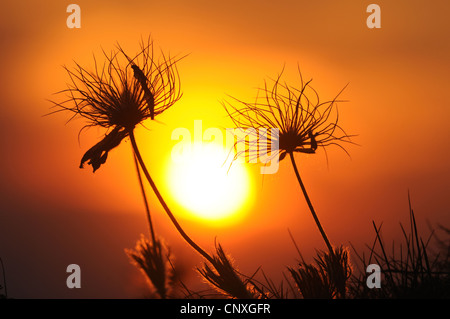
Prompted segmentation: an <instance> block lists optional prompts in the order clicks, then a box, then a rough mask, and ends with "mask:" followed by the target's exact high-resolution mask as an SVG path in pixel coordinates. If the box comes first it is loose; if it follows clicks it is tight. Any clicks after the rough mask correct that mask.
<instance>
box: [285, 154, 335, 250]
mask: <svg viewBox="0 0 450 319" xmlns="http://www.w3.org/2000/svg"><path fill="white" fill-rule="evenodd" d="M289 156H290V158H291V163H292V166H293V167H294V171H295V175H296V176H297V180H298V183H299V184H300V188H301V189H302V191H303V195H304V196H305V199H306V202H307V203H308V207H309V210H310V211H311V214H312V216H313V218H314V221H315V222H316V224H317V227H318V228H319V231H320V233H321V234H322V238H323V240H324V241H325V244H326V245H327V247H328V249H329V250H330V252H331V253H333V248H332V247H331V244H330V241H329V240H328V237H327V235H326V234H325V231H324V230H323V228H322V225H321V224H320V221H319V218H318V217H317V214H316V212H315V210H314V207H313V205H312V203H311V200H310V199H309V196H308V193H307V192H306V188H305V185H304V184H303V181H302V179H301V177H300V173H299V172H298V169H297V165H296V164H295V160H294V154H293V153H289Z"/></svg>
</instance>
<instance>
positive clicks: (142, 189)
mask: <svg viewBox="0 0 450 319" xmlns="http://www.w3.org/2000/svg"><path fill="white" fill-rule="evenodd" d="M132 150H133V159H134V165H135V167H136V173H137V176H138V180H139V186H140V188H141V193H142V198H143V199H144V204H145V212H146V215H147V221H148V226H149V231H150V235H151V238H152V243H153V245H154V244H155V242H156V237H155V230H154V229H153V223H152V218H151V215H150V208H149V207H148V200H147V195H146V194H145V188H144V184H143V183H142V176H141V169H140V168H139V163H138V160H137V156H136V153H135V152H134V148H132Z"/></svg>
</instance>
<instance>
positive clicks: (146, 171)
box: [130, 131, 214, 264]
mask: <svg viewBox="0 0 450 319" xmlns="http://www.w3.org/2000/svg"><path fill="white" fill-rule="evenodd" d="M130 140H131V145H132V146H133V150H134V153H135V155H136V158H137V160H138V162H139V165H140V166H141V168H142V171H143V172H144V175H145V177H146V178H147V180H148V182H149V183H150V186H151V188H152V189H153V192H154V193H155V195H156V197H157V198H158V200H159V202H160V203H161V205H162V207H163V208H164V210H165V211H166V213H167V215H168V216H169V218H170V220H171V221H172V223H173V224H174V226H175V228H176V229H177V230H178V232H179V233H180V235H181V236H182V237H183V238H184V240H186V242H187V243H188V244H189V245H190V246H191V247H192V248H194V249H195V250H196V251H197V252H198V253H199V254H200V255H202V256H203V257H205V258H206V259H207V260H208V261H209V262H210V263H212V264H214V259H213V258H212V257H211V256H210V255H208V253H206V252H205V251H204V250H203V249H202V248H201V247H200V246H198V245H197V244H196V243H195V242H194V241H193V240H192V239H191V238H190V237H189V236H188V235H187V234H186V233H185V231H184V230H183V228H181V226H180V224H179V223H178V221H177V220H176V218H175V216H174V215H173V214H172V212H171V211H170V209H169V207H168V206H167V204H166V202H165V201H164V198H163V197H162V196H161V193H160V192H159V190H158V188H157V187H156V184H155V182H154V181H153V179H152V178H151V176H150V174H149V172H148V170H147V167H146V166H145V163H144V161H143V160H142V156H141V154H140V152H139V149H138V147H137V144H136V139H135V137H134V132H133V131H130Z"/></svg>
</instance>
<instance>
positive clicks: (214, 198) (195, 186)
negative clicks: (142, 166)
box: [168, 143, 250, 221]
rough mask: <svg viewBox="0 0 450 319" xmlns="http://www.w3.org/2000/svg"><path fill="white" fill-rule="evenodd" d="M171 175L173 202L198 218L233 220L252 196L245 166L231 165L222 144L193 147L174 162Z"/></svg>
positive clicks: (170, 167)
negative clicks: (250, 195)
mask: <svg viewBox="0 0 450 319" xmlns="http://www.w3.org/2000/svg"><path fill="white" fill-rule="evenodd" d="M168 173H169V187H170V189H171V192H172V195H173V197H174V199H175V200H176V201H177V202H178V203H179V204H180V205H181V206H183V207H184V208H185V209H186V210H187V212H189V214H190V215H192V216H194V217H196V218H200V219H204V220H209V221H225V220H227V219H228V220H230V219H233V218H235V217H237V214H239V213H242V208H243V207H244V206H245V203H246V202H247V200H248V197H249V192H250V179H249V174H248V172H247V169H246V167H245V166H243V165H242V164H241V163H237V162H233V163H232V155H229V154H228V152H226V151H225V149H224V148H223V147H222V146H221V145H219V144H214V143H199V144H194V145H193V147H192V148H191V151H190V153H189V154H188V155H187V156H184V157H183V159H182V160H178V161H171V164H170V165H169V170H168Z"/></svg>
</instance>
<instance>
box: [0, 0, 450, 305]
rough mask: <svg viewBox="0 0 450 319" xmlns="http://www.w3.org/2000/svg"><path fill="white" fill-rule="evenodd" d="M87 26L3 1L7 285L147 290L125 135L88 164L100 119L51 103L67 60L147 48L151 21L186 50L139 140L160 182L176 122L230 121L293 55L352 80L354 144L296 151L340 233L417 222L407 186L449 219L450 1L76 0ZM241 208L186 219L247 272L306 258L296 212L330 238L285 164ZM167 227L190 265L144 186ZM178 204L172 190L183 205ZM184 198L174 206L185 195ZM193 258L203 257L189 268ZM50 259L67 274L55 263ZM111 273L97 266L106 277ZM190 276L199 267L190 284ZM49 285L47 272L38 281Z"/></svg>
mask: <svg viewBox="0 0 450 319" xmlns="http://www.w3.org/2000/svg"><path fill="white" fill-rule="evenodd" d="M76 3H77V4H79V5H80V7H81V10H82V27H81V29H78V30H70V29H68V28H67V27H66V24H65V20H66V17H67V15H68V14H67V13H66V10H65V9H66V6H67V5H68V4H69V2H67V3H65V2H64V1H60V0H58V1H39V2H35V1H21V2H20V3H19V2H15V3H13V2H9V3H7V4H2V6H3V8H2V12H1V16H0V28H1V34H2V36H1V39H0V45H1V50H0V66H1V70H2V73H1V77H0V81H1V82H0V88H1V89H0V90H1V91H0V92H1V94H0V101H1V108H2V109H1V110H2V115H1V117H0V130H1V134H0V136H1V138H0V141H1V149H2V156H1V159H0V167H1V168H0V178H1V184H0V188H1V192H0V199H1V202H0V203H1V205H2V210H1V212H0V256H1V257H2V259H3V260H4V263H5V266H6V267H7V275H8V284H9V287H8V290H9V293H10V294H11V296H12V297H18V298H20V297H31V298H34V297H44V298H45V297H80V296H81V297H100V298H101V297H136V296H140V293H141V290H140V289H141V288H140V286H139V285H138V283H139V282H140V275H139V274H138V273H137V272H136V271H135V269H134V268H133V266H131V265H130V264H129V262H128V260H127V257H126V255H125V254H124V252H123V249H124V248H132V247H134V243H135V241H136V240H137V239H138V238H139V234H140V233H142V232H145V231H146V224H145V216H144V207H143V205H142V200H141V197H140V193H139V188H138V185H137V181H136V176H135V172H134V169H133V162H132V157H131V151H130V143H129V142H128V141H127V142H125V143H122V144H121V145H120V147H118V148H117V149H115V150H113V151H112V152H111V153H110V156H109V157H108V162H107V165H105V166H104V167H102V168H101V169H100V170H99V171H98V172H96V173H95V174H92V171H91V169H90V168H89V169H85V170H80V169H79V168H78V164H79V160H80V159H81V156H82V155H83V153H84V152H85V151H86V149H87V148H89V147H90V146H92V144H93V143H95V141H98V139H99V137H100V136H101V134H103V131H101V130H96V129H92V130H91V131H89V132H88V133H86V134H83V135H82V136H81V140H80V143H78V140H77V134H78V131H79V129H80V128H81V127H82V126H83V123H82V122H81V121H74V122H71V123H69V124H67V125H65V124H64V123H65V121H66V120H67V119H68V116H65V115H62V114H61V115H55V116H51V117H43V115H44V114H46V113H47V112H48V111H49V107H50V106H51V104H50V103H49V102H47V101H46V99H52V98H53V96H52V94H53V93H54V92H56V91H59V90H61V89H63V88H65V83H66V81H67V80H68V79H67V76H66V73H65V71H64V70H63V69H62V67H61V66H62V65H67V66H69V67H70V66H72V65H73V63H72V61H73V60H75V61H77V62H78V63H80V64H82V65H86V66H89V65H90V63H92V54H96V55H99V54H100V53H101V48H104V49H106V50H109V49H112V48H113V47H114V45H115V43H116V42H119V43H120V44H121V45H122V46H123V47H124V48H125V49H127V50H130V51H131V52H134V51H136V50H137V49H138V42H139V40H140V38H141V36H143V37H146V36H147V35H149V34H151V35H152V36H153V39H154V41H155V44H156V46H159V47H161V48H162V49H163V50H164V52H170V53H171V54H186V53H189V55H188V56H187V57H186V58H185V59H183V60H182V61H181V62H180V64H179V71H180V77H181V83H182V91H183V94H184V95H183V98H182V99H181V100H180V101H179V102H178V103H177V104H176V105H175V106H174V107H173V108H171V109H170V110H168V111H166V113H164V114H163V115H162V116H161V117H160V118H159V120H160V121H161V122H163V124H158V123H151V127H150V128H151V131H150V132H149V131H146V130H145V129H139V131H138V134H137V135H138V137H137V138H138V142H139V141H141V145H142V149H143V153H144V154H143V155H144V157H145V159H146V160H147V161H148V166H149V168H150V171H151V173H152V175H153V177H154V179H155V180H156V182H157V183H158V185H160V188H161V190H162V192H163V194H164V193H166V194H167V193H169V192H170V190H169V189H168V186H167V182H166V180H165V178H166V175H165V174H166V167H167V160H168V158H169V156H170V150H171V148H172V146H173V145H174V144H175V143H176V142H174V141H171V140H170V134H171V131H172V130H173V129H174V128H175V127H187V128H191V127H193V121H194V120H195V119H203V127H204V129H206V128H208V127H228V126H231V125H232V124H231V122H230V121H228V120H227V119H226V114H225V112H224V110H223V109H222V106H221V104H220V103H219V101H220V100H222V99H224V98H225V97H226V94H230V95H232V96H236V97H238V98H241V99H250V98H251V97H253V95H254V93H255V91H254V88H256V87H258V86H261V85H262V84H263V80H264V79H266V78H268V77H273V76H275V75H277V74H278V72H280V71H281V69H282V67H283V66H285V68H286V76H287V77H288V78H291V79H293V80H294V79H296V67H297V63H298V64H299V65H300V67H301V69H302V72H303V75H304V77H305V78H313V79H314V80H313V86H314V88H315V89H317V91H318V92H319V94H320V95H321V96H323V97H324V98H325V99H326V98H331V97H333V96H334V95H335V94H336V93H337V92H339V91H340V90H341V88H342V87H344V86H345V85H346V84H347V83H349V86H348V87H347V89H346V90H345V91H344V93H343V95H342V97H343V98H344V99H347V100H349V102H346V103H342V104H340V114H341V118H340V120H341V124H342V126H343V127H345V129H346V131H347V132H349V133H351V134H358V135H359V136H358V137H357V138H355V142H357V143H358V144H360V146H349V147H348V148H347V149H348V151H349V152H350V154H351V158H348V157H347V156H346V155H345V154H344V153H343V152H342V151H340V150H339V149H338V148H335V149H332V148H329V149H328V158H329V166H328V167H327V163H326V158H325V155H324V153H323V151H319V152H318V154H316V155H313V156H299V157H298V158H297V161H298V163H299V169H300V172H301V174H302V176H303V179H304V182H305V184H306V187H307V188H308V190H309V194H310V196H311V199H312V201H313V203H314V205H315V207H316V210H317V212H318V214H319V218H320V219H321V221H322V224H323V226H324V228H325V229H326V231H327V232H328V235H329V237H330V240H331V241H332V242H334V243H336V244H338V243H343V244H348V243H349V242H352V243H353V244H356V245H357V246H361V247H362V246H363V244H365V243H369V242H371V241H372V239H373V237H374V233H373V230H372V226H371V222H372V220H375V221H376V222H377V223H381V222H384V226H383V227H384V230H385V235H386V239H387V240H388V241H389V242H390V241H391V239H392V238H398V237H397V236H398V235H400V232H399V229H400V228H399V225H398V223H399V222H402V223H407V221H408V201H407V191H408V189H409V190H410V192H411V196H412V203H413V206H414V209H415V213H416V217H417V219H418V221H419V223H420V227H421V228H422V229H423V231H424V235H426V234H428V230H429V229H428V226H427V222H429V223H430V224H431V225H432V226H433V227H435V226H436V225H437V224H438V223H440V224H443V225H447V226H448V225H449V222H450V217H449V213H448V210H449V207H450V203H449V200H448V193H449V189H450V187H449V182H448V180H449V178H450V171H449V165H448V163H449V162H450V152H449V148H448V141H449V139H450V128H449V125H448V119H449V118H450V107H449V101H450V90H448V88H449V85H450V80H449V77H448V74H449V72H450V60H449V59H448V56H450V44H449V42H448V39H449V35H450V34H449V33H450V22H449V21H448V19H447V15H448V14H447V13H448V12H449V9H450V4H449V3H448V1H433V2H432V3H430V2H426V1H395V3H393V2H392V1H376V3H378V4H379V5H380V6H381V10H382V28H381V29H377V30H369V29H368V28H367V26H366V24H365V20H366V17H367V15H368V14H367V13H366V7H367V5H368V4H370V3H371V2H368V1H350V0H347V1H339V3H338V2H336V1H299V0H295V1H287V0H286V1H270V2H269V1H253V0H251V1H234V0H232V1H223V2H220V3H217V2H215V1H189V2H188V1H170V2H167V1H161V2H159V3H156V2H155V1H137V0H136V1H134V0H132V1H125V2H123V1H99V0H95V1H92V0H90V1H76ZM250 170H251V172H252V182H253V184H254V185H255V187H254V190H253V191H254V192H253V195H254V196H253V198H252V201H251V205H250V206H249V207H248V212H247V215H246V218H244V219H243V220H242V221H240V222H239V223H236V224H234V225H229V226H227V227H216V226H212V225H209V224H206V223H201V222H199V221H193V220H189V219H185V218H184V217H183V213H182V212H179V217H180V221H181V222H182V223H183V225H184V227H185V228H186V230H187V232H188V233H190V232H191V233H193V234H195V236H196V238H195V239H196V240H198V242H199V243H200V244H201V245H202V246H204V247H205V248H206V249H208V250H211V249H212V248H213V245H214V239H215V237H216V236H217V238H218V240H219V241H220V242H221V243H222V244H223V245H224V247H225V249H227V250H228V251H229V252H230V254H231V255H232V256H233V257H234V258H235V260H236V262H237V264H238V265H239V266H240V267H241V269H242V270H243V271H244V272H247V273H252V272H253V271H254V270H255V269H256V268H257V267H259V266H263V268H264V269H265V270H267V272H268V273H270V272H273V273H274V278H278V277H277V276H280V272H281V270H284V267H285V266H286V265H293V264H295V260H296V258H297V255H296V252H295V249H294V247H293V245H292V242H291V241H290V239H289V236H288V233H287V228H288V227H289V229H290V230H291V231H292V233H293V235H294V236H295V238H296V241H297V243H298V244H299V246H300V249H302V250H303V251H304V252H305V254H308V253H310V252H312V251H314V249H315V248H324V246H323V242H322V241H321V238H320V237H319V234H318V232H317V230H316V227H315V225H314V223H313V220H312V218H311V216H310V214H309V211H308V210H307V206H306V203H305V201H304V198H303V197H302V196H300V193H299V188H298V184H297V181H296V180H295V176H294V174H293V171H292V168H291V166H290V163H289V162H288V161H283V162H282V163H281V165H280V171H279V172H278V174H276V175H271V176H265V177H264V180H263V179H262V177H261V175H259V174H257V168H255V167H253V168H250ZM151 204H152V210H153V211H154V216H155V217H154V218H155V221H156V225H157V226H156V227H157V230H158V232H159V233H160V234H161V235H162V236H163V237H165V238H166V239H167V241H168V242H169V243H170V245H171V246H172V247H173V252H174V254H175V255H176V256H177V259H179V260H180V262H181V261H183V262H185V264H186V268H187V270H186V271H187V272H191V271H192V270H191V268H192V267H194V266H196V265H199V262H200V259H199V258H197V256H196V255H195V254H194V253H193V252H191V251H190V248H189V247H188V246H187V245H186V244H185V243H184V242H182V240H181V239H180V237H179V235H178V234H177V233H175V231H174V229H173V227H172V225H170V224H169V220H168V219H167V217H166V216H165V215H164V212H163V211H162V209H161V208H160V206H159V205H158V204H157V202H156V200H155V198H154V197H151ZM172 204H173V205H175V204H174V203H172ZM175 207H176V206H175ZM70 263H79V264H80V266H81V267H82V269H85V270H86V272H85V273H86V277H83V279H82V280H84V282H86V288H85V289H81V290H80V291H69V290H68V289H67V288H66V287H65V285H64V283H65V267H66V265H68V264H70ZM192 273H193V271H192ZM55 274H57V275H55ZM99 274H101V275H99ZM196 281H197V280H196V278H194V279H193V280H192V282H196ZM43 283H45V285H44V286H45V287H47V288H48V289H47V288H43Z"/></svg>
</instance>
